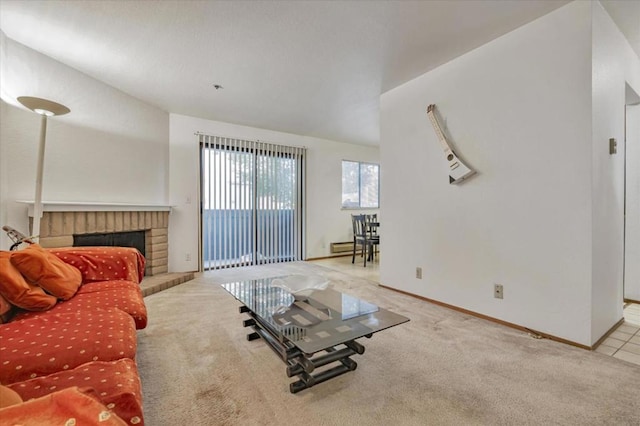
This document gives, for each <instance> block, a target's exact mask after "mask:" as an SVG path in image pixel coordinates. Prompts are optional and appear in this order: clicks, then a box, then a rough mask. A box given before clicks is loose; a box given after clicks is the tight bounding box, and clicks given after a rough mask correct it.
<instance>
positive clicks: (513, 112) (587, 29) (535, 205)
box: [380, 2, 592, 345]
mask: <svg viewBox="0 0 640 426" xmlns="http://www.w3.org/2000/svg"><path fill="white" fill-rule="evenodd" d="M590 9H591V6H590V3H588V2H574V3H570V4H568V5H567V6H565V7H562V8H560V9H558V10H556V11H554V12H552V13H550V14H549V15H546V16H544V17H542V18H540V19H538V20H536V21H534V22H532V23H530V24H528V25H525V26H523V27H521V28H519V29H517V30H515V31H513V32H511V33H509V34H506V35H505V36H503V37H500V38H499V39H497V40H494V41H493V42H491V43H488V44H486V45H484V46H482V47H480V48H478V49H476V50H474V51H472V52H470V53H468V54H466V55H464V56H462V57H459V58H457V59H455V60H453V61H451V62H449V63H447V64H445V65H443V66H441V67H439V68H437V69H435V70H433V71H431V72H429V73H427V74H424V75H422V76H420V77H418V78H416V79H415V80H412V81H410V82H408V83H406V84H404V85H402V86H400V87H398V88H396V89H394V90H391V91H389V92H387V93H385V94H384V95H383V96H382V98H381V103H382V105H381V106H382V110H381V120H382V121H381V132H382V133H381V148H380V150H381V160H382V161H381V163H382V164H381V167H382V173H383V176H382V189H381V190H382V203H381V214H382V215H383V216H384V219H385V233H384V238H385V247H384V250H385V256H384V259H383V260H382V263H381V268H380V270H381V273H380V275H381V282H382V283H383V284H385V285H388V286H390V287H394V288H398V289H401V290H404V291H408V292H411V293H414V294H418V295H421V296H424V297H428V298H432V299H436V300H439V301H442V302H445V303H448V304H451V305H455V306H459V307H462V308H465V309H469V310H471V311H475V312H478V313H482V314H485V315H488V316H491V317H494V318H499V319H502V320H505V321H508V322H511V323H515V324H519V325H523V326H526V327H529V328H531V329H534V330H538V331H541V332H545V333H549V334H552V335H555V336H558V337H561V338H564V339H568V340H571V341H574V342H577V343H581V344H584V345H590V344H591V343H592V340H591V327H590V322H591V309H590V307H591V256H592V249H591V246H592V239H591V227H592V223H591V222H592V218H591V207H592V206H591V166H592V163H591V156H592V152H591V140H592V137H591V17H590ZM430 103H435V104H436V105H437V108H438V111H439V112H440V115H441V116H442V117H443V119H444V120H443V121H444V123H443V124H445V126H444V127H445V133H447V134H448V135H449V136H450V138H451V141H452V142H453V144H454V146H455V148H457V151H458V153H459V154H461V157H462V158H463V159H465V160H467V162H468V163H469V164H470V165H471V166H472V167H474V168H475V169H477V170H478V171H479V174H478V175H477V176H475V177H473V178H472V179H470V180H469V181H468V182H466V183H464V184H462V185H460V186H453V185H449V183H448V176H447V167H446V163H445V160H444V158H443V155H442V151H441V149H440V147H439V144H438V142H437V139H436V136H435V134H434V132H433V129H432V128H431V125H430V123H429V120H428V118H427V116H426V107H427V105H428V104H430ZM416 266H421V267H422V268H423V277H424V278H423V279H422V280H419V279H416V278H415V268H416ZM494 283H500V284H503V285H504V299H503V300H499V299H495V298H494V297H493V285H494Z"/></svg>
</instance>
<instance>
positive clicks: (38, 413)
mask: <svg viewBox="0 0 640 426" xmlns="http://www.w3.org/2000/svg"><path fill="white" fill-rule="evenodd" d="M85 389H86V390H87V392H83V390H85ZM89 391H90V389H88V388H83V389H79V388H78V387H70V388H66V389H63V390H60V391H56V392H53V393H50V394H49V395H45V396H43V397H40V398H36V399H32V400H29V401H26V402H23V403H21V404H17V405H12V406H10V407H5V408H2V409H0V419H2V424H7V425H23V426H54V425H56V426H57V425H98V424H99V425H101V426H127V423H126V422H125V421H124V420H122V419H121V418H119V417H118V416H117V415H115V414H113V413H112V412H111V411H110V410H109V409H108V408H107V407H105V406H104V405H103V404H102V403H101V402H100V401H99V400H98V399H97V398H96V397H95V395H92V394H90V393H89Z"/></svg>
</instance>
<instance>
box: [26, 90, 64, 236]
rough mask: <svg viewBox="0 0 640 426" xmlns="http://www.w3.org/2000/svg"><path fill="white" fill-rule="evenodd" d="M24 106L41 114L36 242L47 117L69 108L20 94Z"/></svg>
mask: <svg viewBox="0 0 640 426" xmlns="http://www.w3.org/2000/svg"><path fill="white" fill-rule="evenodd" d="M18 102H20V103H21V104H22V105H24V106H25V107H27V108H29V109H30V110H31V111H33V112H35V113H36V114H40V115H41V116H42V118H41V120H40V143H39V145H38V163H37V168H36V196H35V199H34V204H33V229H32V231H31V233H32V234H33V236H34V238H33V240H34V241H36V242H38V241H39V239H40V218H41V216H42V176H43V171H44V149H45V141H46V139H47V117H51V116H54V115H64V114H67V113H69V112H70V111H71V110H70V109H69V108H67V107H66V106H64V105H61V104H59V103H56V102H53V101H50V100H47V99H42V98H33V97H30V96H21V97H19V98H18Z"/></svg>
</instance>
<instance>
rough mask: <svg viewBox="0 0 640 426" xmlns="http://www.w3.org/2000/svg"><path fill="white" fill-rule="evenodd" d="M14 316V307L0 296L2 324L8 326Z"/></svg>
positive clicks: (0, 322)
mask: <svg viewBox="0 0 640 426" xmlns="http://www.w3.org/2000/svg"><path fill="white" fill-rule="evenodd" d="M12 316H13V305H12V304H11V303H9V301H8V300H7V299H5V298H4V296H3V295H2V294H0V324H6V323H8V322H9V320H10V319H11V317H12Z"/></svg>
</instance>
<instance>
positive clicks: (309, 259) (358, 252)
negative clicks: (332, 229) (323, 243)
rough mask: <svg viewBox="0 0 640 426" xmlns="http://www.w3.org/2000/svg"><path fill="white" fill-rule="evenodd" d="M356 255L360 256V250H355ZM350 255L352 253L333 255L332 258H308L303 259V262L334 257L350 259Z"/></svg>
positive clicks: (326, 257) (328, 257)
mask: <svg viewBox="0 0 640 426" xmlns="http://www.w3.org/2000/svg"><path fill="white" fill-rule="evenodd" d="M356 254H360V250H356ZM352 255H353V253H344V254H335V255H333V256H322V257H309V258H307V259H305V261H307V262H313V261H314V260H325V259H333V258H334V257H351V256H352Z"/></svg>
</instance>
